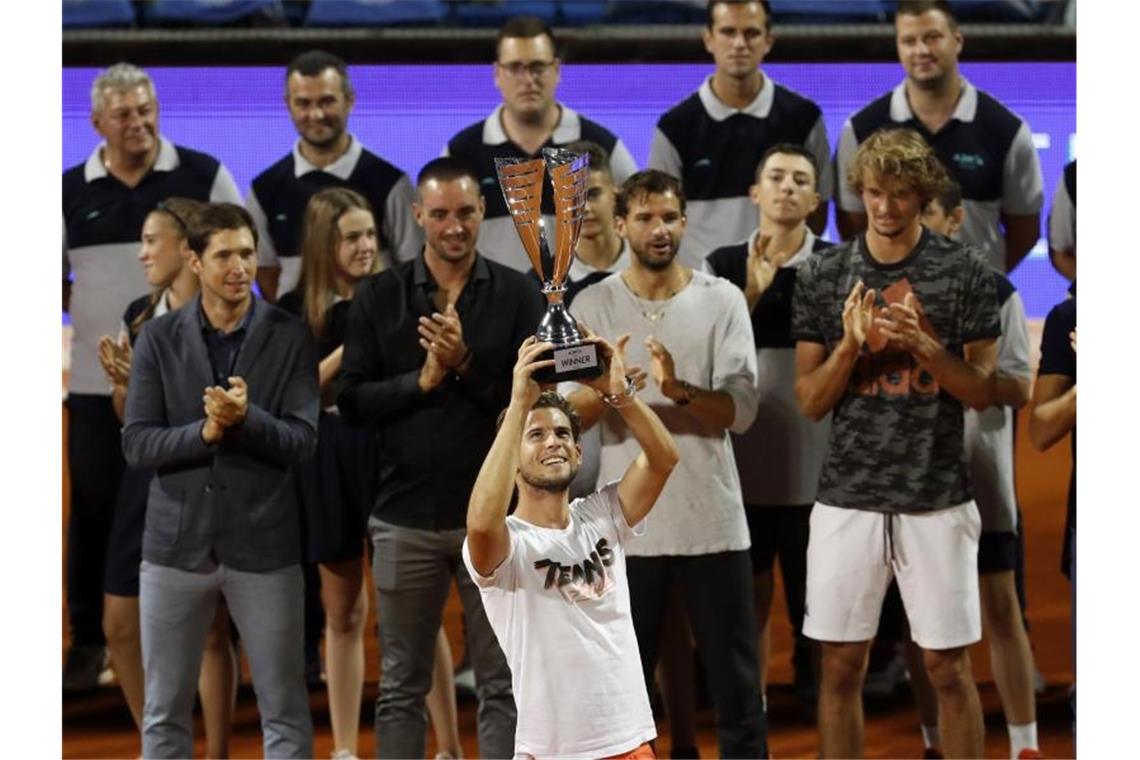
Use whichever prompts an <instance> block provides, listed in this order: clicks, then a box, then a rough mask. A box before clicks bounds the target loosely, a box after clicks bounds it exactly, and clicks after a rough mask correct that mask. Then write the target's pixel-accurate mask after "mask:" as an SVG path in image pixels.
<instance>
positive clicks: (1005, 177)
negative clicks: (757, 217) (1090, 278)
mask: <svg viewBox="0 0 1140 760" xmlns="http://www.w3.org/2000/svg"><path fill="white" fill-rule="evenodd" d="M891 126H894V127H910V128H911V129H914V130H915V131H916V132H918V133H919V134H920V135H922V136H923V138H925V140H926V141H927V142H928V143H930V146H931V147H932V148H934V152H935V153H936V154H937V155H938V158H939V159H941V160H942V163H944V164H945V165H946V167H947V169H948V170H949V171H950V174H951V176H952V177H954V179H956V180H957V181H958V183H959V184H960V185H961V186H962V206H963V208H964V209H965V211H966V219H965V221H964V222H963V223H962V229H961V230H959V232H958V238H959V239H960V240H961V241H962V242H963V243H969V244H971V245H975V246H977V247H978V248H980V249H982V251H983V252H984V253H985V255H986V260H987V261H988V262H989V263H990V265H991V266H992V267H994V268H995V269H997V270H998V271H1000V272H1004V271H1005V238H1004V236H1003V235H1002V231H1001V227H1000V226H999V222H1000V220H1001V214H1002V213H1003V212H1004V213H1007V214H1015V215H1018V214H1036V213H1038V212H1040V211H1041V206H1042V205H1043V203H1044V200H1045V196H1044V191H1043V190H1042V180H1041V162H1040V160H1039V159H1038V157H1037V149H1036V148H1035V147H1034V145H1033V134H1032V133H1031V132H1030V130H1029V125H1028V124H1026V123H1025V121H1024V120H1023V119H1022V118H1021V117H1020V116H1018V115H1017V114H1015V113H1013V112H1012V111H1010V110H1009V109H1007V108H1006V107H1005V106H1003V105H1002V104H1001V103H999V102H997V101H996V100H994V98H992V97H991V96H989V95H987V94H986V93H984V92H982V91H981V90H978V89H977V88H975V87H974V86H973V85H972V84H970V83H969V82H967V81H966V80H965V79H962V94H961V96H960V97H959V99H958V106H957V108H955V109H954V114H953V116H951V118H950V121H948V122H947V123H946V125H945V126H944V127H942V129H940V130H938V133H937V134H931V132H930V130H928V129H927V128H926V126H925V125H924V124H923V123H922V122H921V121H920V120H919V119H918V118H917V117H916V116H915V115H914V112H913V111H911V108H910V103H908V102H907V96H906V82H905V81H904V82H902V83H900V84H899V86H898V87H896V88H895V89H894V90H892V91H891V92H889V93H887V94H886V95H883V96H882V97H880V98H878V99H877V100H875V101H873V102H872V103H871V104H870V105H868V106H866V107H864V108H863V109H862V110H861V111H858V112H856V113H855V114H854V115H852V116H851V118H849V119H848V120H847V122H846V123H845V124H844V125H843V131H842V133H841V134H840V136H839V147H838V149H837V152H836V165H837V168H838V172H839V180H840V181H839V182H838V183H837V184H838V187H839V193H838V197H837V203H838V207H839V208H840V209H842V210H843V211H848V212H858V213H864V210H863V201H862V199H860V198H859V196H857V195H856V194H855V192H854V191H853V190H852V189H851V188H849V187H847V182H846V172H847V166H848V164H850V163H851V160H852V159H853V158H854V157H855V150H856V149H857V148H858V147H859V144H860V143H862V142H863V141H864V140H866V139H867V138H868V137H869V136H870V135H871V133H872V132H874V131H875V130H877V129H879V128H881V127H891Z"/></svg>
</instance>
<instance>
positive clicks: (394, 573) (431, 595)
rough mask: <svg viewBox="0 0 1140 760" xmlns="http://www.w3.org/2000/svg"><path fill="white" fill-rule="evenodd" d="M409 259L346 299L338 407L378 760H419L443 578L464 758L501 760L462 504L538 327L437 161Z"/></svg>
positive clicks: (510, 741)
mask: <svg viewBox="0 0 1140 760" xmlns="http://www.w3.org/2000/svg"><path fill="white" fill-rule="evenodd" d="M416 194H417V197H416V204H415V214H416V221H417V222H418V223H419V224H420V226H422V227H423V229H424V233H425V238H426V244H425V246H424V250H423V252H422V253H421V254H420V255H419V256H417V257H416V258H415V259H413V260H411V261H404V262H401V263H399V264H397V265H396V266H395V267H393V268H391V269H388V270H385V271H384V272H381V273H380V274H379V275H377V276H376V277H373V278H371V279H369V280H367V281H366V282H364V283H363V284H361V285H360V286H359V287H358V288H357V291H356V294H355V296H354V297H353V299H352V307H351V309H350V310H349V316H348V337H347V339H346V340H345V344H344V362H343V365H342V368H341V379H340V383H341V385H340V388H341V390H340V392H339V396H338V400H337V403H338V406H339V407H340V410H341V413H342V414H344V415H345V417H346V419H348V420H349V421H351V422H354V423H359V424H365V425H370V426H372V427H374V428H376V430H377V431H378V433H379V439H380V453H379V460H378V467H379V472H380V484H379V489H378V494H377V497H376V503H375V505H374V506H373V508H372V515H371V517H370V518H369V521H368V525H369V532H370V533H371V536H372V543H373V546H374V547H375V553H374V554H373V566H372V570H373V578H374V580H375V582H376V587H377V591H378V593H377V617H378V618H379V620H380V643H381V651H382V652H383V663H382V667H381V672H382V675H381V679H380V695H379V697H378V699H377V701H376V751H377V754H378V756H379V757H423V753H424V730H425V728H426V718H425V713H424V698H425V697H426V696H427V693H428V690H429V689H430V687H431V679H432V662H433V659H434V657H433V655H434V651H435V641H436V634H437V633H438V631H439V626H440V617H441V615H442V612H443V605H444V602H445V601H446V599H447V592H448V588H449V587H450V585H451V579H452V576H454V577H455V580H456V583H457V585H458V587H459V595H460V599H461V600H462V602H463V609H464V615H465V618H466V621H467V651H468V652H469V653H470V660H471V664H472V666H473V668H474V671H475V680H476V684H477V687H476V691H477V693H478V696H479V702H480V704H479V749H480V754H482V755H483V756H484V757H510V756H511V753H512V751H513V749H514V734H515V704H514V700H513V698H512V696H511V674H510V670H509V668H508V667H507V662H506V659H505V658H504V657H503V652H502V650H501V649H500V648H499V644H498V642H497V641H496V639H495V634H494V633H493V632H492V630H491V627H490V625H489V623H488V622H487V616H486V614H485V612H484V611H483V604H482V602H481V600H480V598H479V589H478V588H477V587H476V586H475V584H474V583H473V582H472V580H471V577H470V576H469V575H468V574H467V570H466V569H465V568H464V565H463V562H462V559H461V556H460V555H461V550H462V546H463V539H464V537H465V536H466V529H465V527H466V515H467V500H468V497H469V496H470V494H471V488H472V485H473V484H474V483H475V478H476V476H477V475H478V473H479V468H480V466H481V465H482V463H483V458H484V457H485V456H486V454H487V451H488V450H489V449H490V447H491V442H492V441H493V440H494V438H495V419H496V417H497V416H498V414H499V411H500V410H501V409H502V408H503V407H504V406H506V405H507V403H508V401H509V399H510V393H511V376H512V368H513V367H514V364H515V361H516V359H517V353H518V346H519V345H520V344H521V343H522V342H523V340H524V339H525V338H526V337H527V336H528V335H530V334H532V333H533V332H534V330H535V328H536V327H537V325H538V322H539V320H540V319H541V318H542V315H543V313H544V311H545V308H544V303H543V299H542V297H541V296H540V295H539V291H538V288H536V287H535V286H534V283H533V282H531V281H530V279H529V278H527V276H526V275H524V274H522V273H521V272H517V271H515V270H513V269H510V268H509V267H505V266H503V265H501V264H498V263H496V262H493V261H489V260H488V259H487V258H485V257H484V256H483V255H482V254H481V253H478V252H477V251H476V246H475V241H476V238H477V236H478V234H479V224H480V222H481V221H482V219H483V200H482V198H481V197H480V194H479V180H478V178H477V177H476V176H475V175H474V174H473V173H472V172H471V170H470V168H469V167H467V165H466V164H464V162H462V161H460V160H458V159H455V158H447V157H444V158H437V159H435V160H433V161H431V162H429V163H428V164H427V165H426V166H425V167H424V168H423V170H422V171H421V172H420V176H419V178H418V181H417V188H416Z"/></svg>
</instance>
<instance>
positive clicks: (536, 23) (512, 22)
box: [495, 16, 558, 60]
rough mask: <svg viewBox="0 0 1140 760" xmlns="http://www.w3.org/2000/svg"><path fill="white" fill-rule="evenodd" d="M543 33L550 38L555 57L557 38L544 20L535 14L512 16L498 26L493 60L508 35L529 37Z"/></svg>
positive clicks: (539, 35) (556, 53)
mask: <svg viewBox="0 0 1140 760" xmlns="http://www.w3.org/2000/svg"><path fill="white" fill-rule="evenodd" d="M543 35H546V37H548V38H549V39H550V47H552V48H554V57H555V58H557V57H558V40H556V39H554V32H553V31H551V29H550V27H549V26H548V25H547V23H546V22H545V21H543V20H542V19H540V18H538V17H537V16H512V17H511V18H509V19H507V21H506V23H504V24H503V25H502V26H501V27H500V28H499V36H498V37H496V38H495V60H498V59H499V48H500V46H501V45H502V44H503V40H505V39H507V38H508V37H511V38H522V39H530V38H531V37H541V36H543Z"/></svg>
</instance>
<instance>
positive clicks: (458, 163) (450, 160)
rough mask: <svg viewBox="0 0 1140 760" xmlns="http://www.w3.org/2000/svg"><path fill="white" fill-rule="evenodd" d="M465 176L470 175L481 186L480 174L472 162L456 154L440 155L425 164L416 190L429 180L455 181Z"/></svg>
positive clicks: (476, 185) (417, 181) (417, 179)
mask: <svg viewBox="0 0 1140 760" xmlns="http://www.w3.org/2000/svg"><path fill="white" fill-rule="evenodd" d="M463 177H470V178H471V181H472V182H474V183H475V187H479V175H478V174H477V173H476V172H475V168H474V167H473V166H471V164H470V163H468V162H467V161H465V160H463V159H462V158H456V157H455V156H440V157H439V158H433V159H432V160H431V161H428V162H427V163H426V164H424V168H422V169H420V173H419V176H417V177H416V190H417V192H418V191H419V189H420V188H421V187H423V186H424V183H425V182H427V181H428V180H433V179H434V180H435V181H436V182H454V181H455V180H457V179H462V178H463Z"/></svg>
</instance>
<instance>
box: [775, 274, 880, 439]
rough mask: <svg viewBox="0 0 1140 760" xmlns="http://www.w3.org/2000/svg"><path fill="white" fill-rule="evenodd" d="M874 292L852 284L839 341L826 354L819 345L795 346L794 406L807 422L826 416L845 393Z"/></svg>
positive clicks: (868, 325)
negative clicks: (795, 405)
mask: <svg viewBox="0 0 1140 760" xmlns="http://www.w3.org/2000/svg"><path fill="white" fill-rule="evenodd" d="M874 308H875V291H874V290H865V289H864V285H863V281H862V280H860V281H859V282H857V283H855V286H854V287H853V288H851V292H850V293H848V294H847V300H845V301H844V302H843V339H842V340H840V341H839V345H837V346H836V347H835V350H833V351H831V352H830V353H828V351H827V346H826V345H824V344H823V343H815V342H812V341H804V340H801V341H798V342H797V343H796V389H795V390H796V404H797V405H798V406H799V408H800V411H801V412H803V414H804V416H805V417H807V418H808V419H811V420H815V421H816V422H818V421H819V420H821V419H823V418H824V417H826V416H827V413H828V412H830V411H831V410H832V409H833V408H834V407H835V405H836V404H838V403H839V399H841V398H843V394H844V393H845V392H846V390H847V382H848V380H849V379H850V377H851V370H852V369H854V368H855V362H856V361H857V360H858V359H859V353H860V352H861V351H862V350H863V344H864V343H866V342H867V332H868V331H869V330H870V329H871V322H872V320H873V318H874V317H873V314H874Z"/></svg>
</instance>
